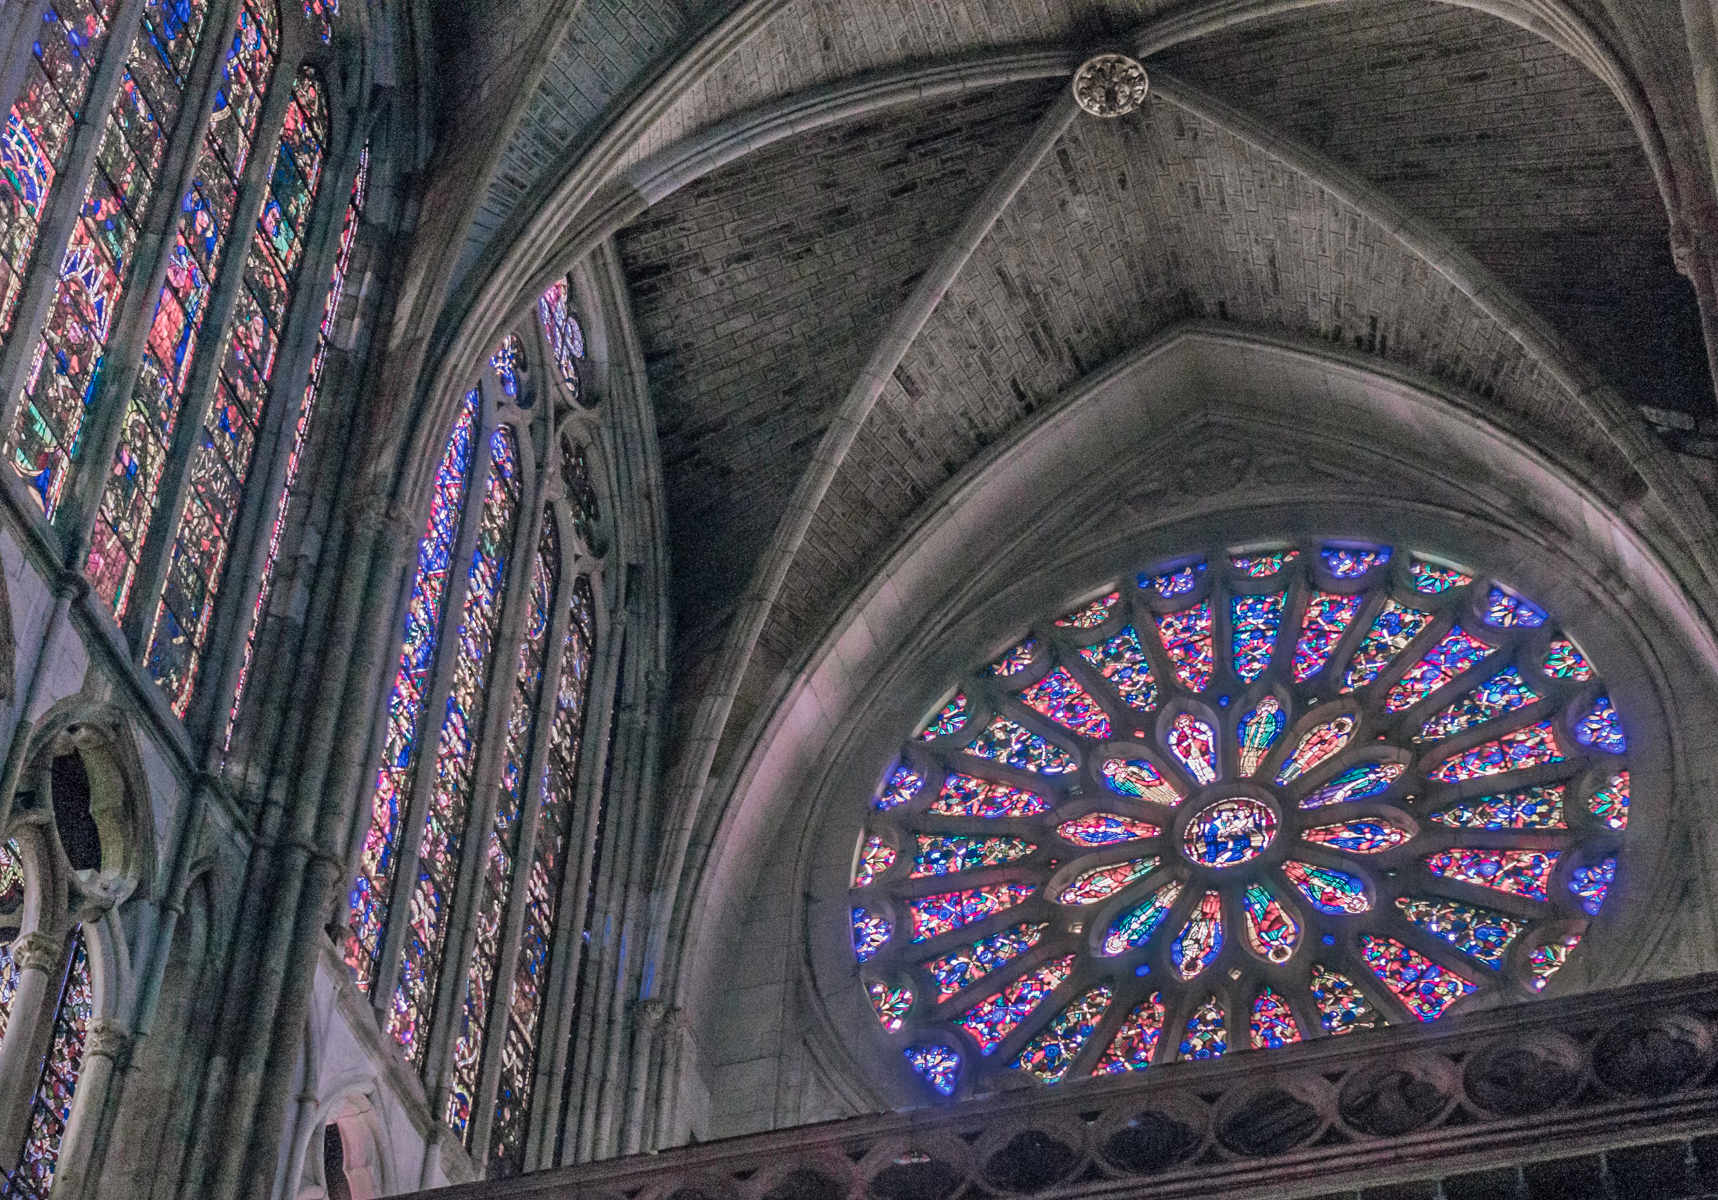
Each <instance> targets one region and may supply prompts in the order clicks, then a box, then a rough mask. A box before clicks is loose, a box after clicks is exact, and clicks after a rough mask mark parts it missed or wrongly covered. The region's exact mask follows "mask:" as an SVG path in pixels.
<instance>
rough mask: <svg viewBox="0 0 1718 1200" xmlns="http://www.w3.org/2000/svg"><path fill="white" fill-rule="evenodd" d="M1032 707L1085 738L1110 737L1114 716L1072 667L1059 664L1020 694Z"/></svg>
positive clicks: (1100, 739) (1101, 738)
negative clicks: (1093, 696) (1100, 705)
mask: <svg viewBox="0 0 1718 1200" xmlns="http://www.w3.org/2000/svg"><path fill="white" fill-rule="evenodd" d="M1020 698H1021V699H1022V700H1024V701H1025V702H1026V704H1027V706H1028V707H1029V708H1032V709H1034V710H1035V711H1037V712H1040V713H1042V714H1044V715H1045V716H1046V717H1049V718H1050V719H1051V720H1052V721H1054V722H1056V723H1057V724H1058V725H1062V726H1065V727H1066V728H1068V729H1071V730H1073V731H1074V732H1075V733H1077V734H1079V735H1080V736H1081V737H1089V738H1096V739H1098V740H1099V741H1102V740H1104V739H1106V738H1108V737H1109V736H1110V719H1109V717H1108V715H1107V714H1105V712H1104V710H1103V709H1102V708H1100V707H1099V706H1098V702H1097V701H1096V700H1093V699H1092V698H1091V696H1090V695H1089V694H1088V693H1087V692H1086V689H1085V688H1083V687H1081V686H1080V685H1079V684H1078V683H1076V682H1075V681H1074V677H1073V676H1072V675H1070V674H1068V668H1066V667H1057V668H1056V669H1055V670H1054V671H1051V672H1050V673H1049V674H1048V675H1046V676H1044V678H1042V679H1040V680H1039V681H1038V682H1037V683H1035V684H1033V685H1032V686H1031V687H1029V688H1027V689H1026V690H1025V691H1023V692H1021V693H1020Z"/></svg>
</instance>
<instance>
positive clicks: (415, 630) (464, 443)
mask: <svg viewBox="0 0 1718 1200" xmlns="http://www.w3.org/2000/svg"><path fill="white" fill-rule="evenodd" d="M476 423H477V391H476V389H475V388H474V389H472V390H471V391H470V392H469V393H467V394H466V397H465V403H464V404H463V405H462V406H461V407H460V410H459V417H458V419H457V420H455V422H454V425H453V433H452V435H451V436H449V438H448V440H447V449H446V450H445V451H443V453H442V457H441V463H440V465H439V466H438V467H437V468H436V475H435V484H434V487H433V490H432V491H431V493H430V512H429V520H428V522H427V523H426V527H425V529H424V536H423V540H422V541H421V542H419V543H418V569H417V575H416V577H415V578H414V579H413V580H412V591H411V601H410V603H409V604H408V605H407V606H406V619H405V633H404V639H403V640H404V645H403V646H402V648H401V650H400V660H399V667H398V669H397V670H396V672H395V675H394V686H393V691H392V692H391V693H390V694H389V697H388V708H387V717H386V725H385V727H384V733H383V742H382V764H381V766H380V768H379V769H378V770H377V772H376V783H375V787H374V790H373V791H372V793H371V799H370V828H369V830H368V831H367V832H366V833H365V835H364V845H363V848H362V850H361V851H360V852H359V857H358V878H357V880H356V882H354V883H353V885H352V893H351V896H350V899H349V901H348V917H347V920H348V922H349V923H350V928H351V931H352V933H351V938H350V939H349V941H348V942H347V947H346V963H347V965H348V966H349V967H351V968H352V973H353V975H354V976H355V978H356V979H357V982H358V986H359V987H360V988H361V989H363V990H364V991H366V992H368V991H369V990H370V985H371V983H372V982H373V980H374V977H375V971H376V967H377V963H376V956H377V955H378V954H379V953H380V952H381V943H382V931H383V928H384V927H385V926H386V924H387V920H388V912H389V904H390V900H391V895H392V892H393V886H394V871H395V869H396V868H397V867H398V865H399V863H398V855H399V846H398V839H399V833H400V819H401V816H402V814H403V807H404V805H405V803H406V800H407V797H408V796H409V795H410V794H411V784H412V779H413V777H414V776H415V774H416V770H417V764H418V758H419V752H420V749H421V747H420V745H419V734H420V733H421V732H422V725H423V717H424V710H425V707H426V706H427V705H428V704H429V699H430V697H429V685H430V678H431V672H432V670H433V668H434V666H435V660H436V648H437V639H438V638H439V637H440V634H441V624H442V608H443V605H444V603H445V602H446V599H447V589H448V584H449V582H450V581H451V576H452V571H451V568H452V565H453V546H454V540H455V538H456V537H457V536H458V533H459V520H460V510H461V509H462V508H463V507H464V504H465V493H466V485H467V483H468V482H469V480H470V474H471V463H472V450H473V445H472V441H473V436H474V430H475V426H476Z"/></svg>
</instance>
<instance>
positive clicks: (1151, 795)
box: [1098, 758, 1181, 808]
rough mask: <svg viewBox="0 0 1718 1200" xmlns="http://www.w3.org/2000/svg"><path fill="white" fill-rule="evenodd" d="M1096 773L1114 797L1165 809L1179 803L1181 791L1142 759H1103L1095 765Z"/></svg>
mask: <svg viewBox="0 0 1718 1200" xmlns="http://www.w3.org/2000/svg"><path fill="white" fill-rule="evenodd" d="M1098 775H1099V777H1100V778H1101V779H1102V780H1103V781H1104V786H1105V787H1107V788H1109V790H1110V791H1112V792H1114V793H1115V794H1116V795H1118V796H1132V797H1133V798H1134V799H1136V800H1149V801H1150V802H1151V803H1153V804H1161V805H1164V806H1165V807H1167V808H1174V807H1175V806H1176V805H1177V804H1180V803H1181V793H1180V792H1178V791H1176V790H1175V789H1174V788H1173V787H1171V786H1170V784H1169V783H1168V781H1167V780H1165V779H1164V778H1163V776H1162V775H1160V774H1159V773H1158V771H1157V768H1156V767H1154V766H1152V765H1151V764H1150V763H1148V762H1146V761H1145V760H1144V759H1143V758H1106V759H1105V760H1104V761H1103V762H1102V763H1101V764H1100V765H1099V767H1098Z"/></svg>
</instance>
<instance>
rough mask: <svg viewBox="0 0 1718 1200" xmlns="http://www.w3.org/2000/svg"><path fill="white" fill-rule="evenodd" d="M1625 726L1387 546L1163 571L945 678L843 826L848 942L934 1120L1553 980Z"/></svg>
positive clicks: (1586, 882)
mask: <svg viewBox="0 0 1718 1200" xmlns="http://www.w3.org/2000/svg"><path fill="white" fill-rule="evenodd" d="M1627 749H1628V746H1627V740H1626V738H1625V736H1624V732H1623V725H1622V721H1621V719H1620V718H1619V716H1618V714H1617V711H1616V709H1615V707H1614V706H1613V704H1612V701H1611V698H1610V696H1609V694H1608V692H1607V689H1606V688H1605V686H1604V684H1603V683H1602V682H1601V681H1600V679H1599V677H1598V675H1597V674H1596V672H1595V669H1594V667H1593V665H1592V664H1591V663H1589V662H1588V660H1587V658H1586V657H1585V656H1584V655H1583V654H1582V652H1581V650H1580V648H1579V647H1578V646H1577V645H1576V644H1575V642H1574V641H1573V640H1572V639H1571V638H1570V637H1569V635H1568V634H1566V633H1565V632H1564V631H1563V630H1561V629H1560V628H1559V627H1558V626H1557V624H1556V623H1555V621H1554V620H1553V619H1552V618H1551V616H1550V615H1549V614H1547V613H1546V612H1545V611H1544V610H1542V609H1540V608H1538V607H1537V606H1536V605H1534V604H1533V602H1532V601H1531V600H1530V599H1528V598H1527V597H1525V596H1522V595H1519V594H1518V593H1516V592H1515V591H1513V590H1511V589H1510V588H1509V587H1508V586H1507V585H1506V584H1505V583H1503V582H1499V581H1493V580H1488V579H1484V578H1481V577H1478V576H1477V575H1476V573H1475V572H1472V571H1470V570H1467V569H1465V568H1462V567H1459V566H1456V565H1454V564H1451V563H1448V562H1445V561H1443V560H1441V559H1436V558H1432V557H1430V556H1423V555H1418V554H1414V553H1409V552H1401V551H1392V549H1391V548H1389V547H1384V546H1370V545H1355V544H1341V545H1333V544H1321V543H1312V544H1309V545H1305V546H1300V547H1294V548H1290V547H1286V546H1285V547H1276V548H1264V549H1252V550H1242V551H1235V552H1231V553H1230V554H1226V555H1223V556H1220V557H1210V558H1205V559H1194V560H1183V561H1181V562H1177V563H1172V564H1168V565H1165V566H1161V567H1158V568H1155V569H1153V570H1151V571H1147V572H1144V573H1142V574H1140V575H1139V576H1138V578H1137V579H1135V580H1130V581H1128V582H1127V583H1125V584H1122V585H1118V586H1116V587H1114V588H1112V589H1108V590H1106V591H1105V592H1104V593H1103V594H1101V595H1099V596H1097V597H1096V598H1095V599H1093V600H1092V601H1091V602H1090V603H1087V604H1085V605H1083V606H1081V607H1079V608H1077V609H1075V610H1074V611H1072V612H1068V613H1065V614H1062V615H1060V616H1056V617H1053V618H1051V619H1049V620H1046V621H1044V622H1043V623H1042V624H1041V625H1039V626H1037V627H1035V628H1033V629H1032V630H1030V631H1029V632H1027V633H1026V634H1025V636H1024V637H1022V638H1021V639H1020V640H1019V641H1018V642H1017V643H1016V644H1015V645H1014V646H1013V647H1012V648H1011V649H1009V650H1007V651H1006V652H1005V653H1004V654H1002V655H1001V657H999V658H997V659H996V660H995V661H993V662H990V663H988V664H984V665H981V666H980V667H979V668H978V669H977V670H976V671H974V672H973V673H972V674H970V675H969V676H968V677H966V678H963V679H961V680H960V681H959V683H958V686H957V687H956V688H955V689H954V690H953V692H952V693H951V695H950V696H949V698H948V699H947V700H946V703H945V704H944V705H943V706H942V707H941V708H940V710H939V711H937V712H936V713H935V714H934V715H932V716H931V717H930V719H929V720H928V721H927V722H926V723H925V724H924V726H923V727H922V728H921V729H920V730H919V731H918V732H917V733H916V734H915V735H914V736H913V737H912V738H911V739H910V740H909V741H908V742H907V744H906V745H905V746H904V747H903V749H902V751H901V753H900V755H899V757H898V758H897V759H896V760H895V761H894V762H893V763H891V764H890V765H889V767H888V768H887V770H885V771H884V773H883V776H882V780H881V783H880V785H879V787H878V790H877V792H876V795H875V797H874V800H873V804H872V807H871V809H870V810H869V814H868V816H867V819H866V825H865V828H864V829H863V830H862V831H861V832H860V834H859V837H858V845H857V848H856V851H855V858H854V872H853V878H852V891H851V893H850V907H851V923H852V938H853V952H854V955H855V957H856V958H857V960H858V963H859V973H860V977H861V980H862V984H863V986H864V988H865V990H866V993H867V997H868V1000H869V1002H870V1006H871V1008H872V1010H873V1011H874V1012H875V1013H876V1015H877V1019H878V1022H879V1036H880V1037H882V1038H884V1039H886V1040H887V1041H888V1042H889V1043H890V1044H891V1045H892V1046H893V1047H895V1057H894V1058H893V1059H892V1061H894V1062H897V1063H899V1064H900V1067H899V1069H900V1070H901V1071H903V1072H904V1073H906V1075H907V1077H909V1078H911V1079H913V1080H915V1083H916V1086H918V1087H920V1088H922V1089H925V1090H926V1094H927V1096H931V1095H939V1094H940V1095H942V1096H952V1095H954V1094H956V1093H957V1092H961V1093H972V1092H982V1091H988V1090H991V1089H992V1088H994V1087H996V1086H998V1085H1003V1084H1005V1083H1006V1082H1007V1081H1008V1079H1010V1078H1014V1079H1022V1080H1023V1079H1026V1078H1028V1077H1036V1078H1037V1079H1040V1080H1043V1081H1045V1082H1049V1083H1054V1082H1058V1081H1060V1080H1064V1079H1069V1078H1074V1077H1078V1076H1085V1075H1094V1074H1098V1075H1102V1074H1108V1073H1112V1072H1120V1071H1133V1070H1140V1069H1142V1068H1144V1067H1146V1066H1147V1065H1148V1064H1151V1063H1163V1062H1169V1061H1175V1060H1179V1059H1203V1058H1215V1057H1218V1056H1221V1055H1223V1054H1226V1053H1234V1052H1236V1051H1240V1050H1247V1049H1265V1048H1269V1047H1274V1046H1281V1045H1285V1044H1287V1043H1291V1042H1297V1041H1301V1040H1304V1039H1308V1038H1318V1037H1331V1036H1340V1035H1345V1034H1350V1033H1353V1032H1355V1031H1357V1030H1364V1029H1372V1028H1377V1027H1380V1026H1384V1025H1393V1024H1404V1023H1410V1022H1415V1021H1431V1020H1435V1019H1436V1018H1438V1017H1441V1016H1443V1015H1445V1014H1446V1013H1450V1012H1458V1011H1461V1010H1463V1009H1467V1008H1473V1007H1484V1006H1490V1005H1494V1004H1497V1003H1502V1002H1509V1001H1514V1000H1521V999H1526V998H1529V997H1530V996H1532V995H1533V994H1534V993H1536V992H1537V991H1539V990H1540V989H1542V988H1543V987H1545V985H1546V983H1547V982H1548V981H1549V980H1550V978H1551V977H1552V976H1553V975H1554V974H1555V973H1556V972H1557V971H1558V969H1559V968H1561V967H1562V966H1563V965H1564V963H1565V962H1566V961H1567V960H1568V958H1569V956H1570V954H1571V953H1572V952H1574V951H1575V949H1576V947H1577V946H1578V944H1579V942H1580V940H1581V937H1582V935H1583V933H1584V932H1585V930H1586V928H1587V922H1588V921H1589V920H1590V919H1591V918H1592V917H1593V916H1594V915H1595V914H1597V913H1598V912H1599V910H1600V907H1601V906H1602V905H1603V904H1604V901H1605V894H1606V891H1607V889H1608V888H1609V887H1610V885H1611V883H1612V881H1613V879H1614V876H1615V871H1616V864H1617V855H1618V852H1619V850H1620V846H1621V839H1622V836H1623V833H1624V830H1625V829H1626V827H1627V825H1628V812H1629V772H1628V767H1627V758H1626V755H1627Z"/></svg>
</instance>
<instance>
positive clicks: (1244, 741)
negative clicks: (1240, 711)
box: [1238, 696, 1288, 777]
mask: <svg viewBox="0 0 1718 1200" xmlns="http://www.w3.org/2000/svg"><path fill="white" fill-rule="evenodd" d="M1287 727H1288V714H1287V713H1285V712H1284V711H1283V706H1282V704H1281V703H1279V702H1278V700H1277V698H1276V697H1275V696H1266V697H1264V698H1263V699H1262V700H1260V701H1259V702H1258V704H1256V705H1254V706H1253V711H1252V712H1250V713H1248V714H1247V715H1246V716H1244V717H1242V718H1241V727H1240V730H1239V731H1238V732H1239V735H1240V743H1241V745H1240V751H1241V774H1242V775H1243V776H1248V777H1250V776H1251V775H1252V774H1253V772H1254V771H1257V770H1258V769H1259V764H1260V763H1262V762H1264V761H1265V756H1266V755H1267V754H1269V753H1270V752H1271V747H1272V746H1275V745H1276V744H1277V739H1278V738H1280V737H1281V736H1282V735H1283V730H1284V729H1286V728H1287Z"/></svg>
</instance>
